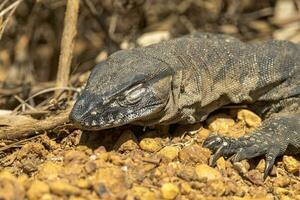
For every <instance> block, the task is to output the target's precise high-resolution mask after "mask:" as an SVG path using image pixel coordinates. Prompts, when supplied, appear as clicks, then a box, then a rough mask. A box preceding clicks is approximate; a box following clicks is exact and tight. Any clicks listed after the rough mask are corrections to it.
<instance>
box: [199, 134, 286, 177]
mask: <svg viewBox="0 0 300 200" xmlns="http://www.w3.org/2000/svg"><path fill="white" fill-rule="evenodd" d="M261 136H262V135H261V134H260V133H254V134H252V135H250V136H248V135H247V136H244V137H241V138H239V139H234V138H230V137H226V136H218V135H212V136H209V137H208V138H207V139H206V140H205V141H204V143H203V147H206V148H209V149H210V150H212V151H213V153H214V154H213V156H212V158H211V160H210V165H211V166H215V165H216V162H217V160H218V159H219V158H220V157H222V156H230V155H234V157H233V160H232V161H233V162H239V161H241V160H245V159H251V158H254V157H257V156H261V155H265V156H266V166H265V171H264V178H266V177H267V175H268V174H269V172H270V170H271V169H272V166H273V165H274V162H275V159H276V157H277V156H279V155H280V154H281V153H282V149H285V148H286V147H284V146H280V145H278V144H277V145H275V144H274V142H273V141H271V140H269V139H270V138H268V137H261ZM262 139H264V140H262Z"/></svg>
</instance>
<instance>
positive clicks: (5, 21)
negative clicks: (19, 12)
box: [0, 0, 23, 40]
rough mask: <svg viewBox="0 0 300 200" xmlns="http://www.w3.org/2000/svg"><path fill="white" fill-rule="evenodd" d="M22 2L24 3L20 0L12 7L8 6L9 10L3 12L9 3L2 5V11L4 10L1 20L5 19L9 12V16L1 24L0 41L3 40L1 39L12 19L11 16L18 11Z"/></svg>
mask: <svg viewBox="0 0 300 200" xmlns="http://www.w3.org/2000/svg"><path fill="white" fill-rule="evenodd" d="M22 1H23V0H18V1H16V2H14V3H13V4H11V5H10V6H8V7H7V8H5V9H3V10H2V8H3V6H4V5H5V4H6V3H7V1H4V2H3V3H2V4H1V5H0V7H1V9H0V11H1V10H2V11H1V12H0V18H1V19H2V18H3V16H4V15H5V14H6V13H7V12H9V14H8V16H7V17H6V19H5V20H3V22H0V40H1V38H2V35H3V33H4V29H5V27H6V25H7V23H8V21H9V19H10V18H11V16H12V15H13V13H14V12H15V11H16V9H17V7H18V5H19V4H20V3H21V2H22Z"/></svg>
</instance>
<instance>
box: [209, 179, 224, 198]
mask: <svg viewBox="0 0 300 200" xmlns="http://www.w3.org/2000/svg"><path fill="white" fill-rule="evenodd" d="M207 185H208V187H209V191H210V195H214V196H219V197H220V196H222V195H223V194H224V193H225V191H226V189H225V184H224V183H223V181H221V180H219V179H215V180H210V181H208V183H207Z"/></svg>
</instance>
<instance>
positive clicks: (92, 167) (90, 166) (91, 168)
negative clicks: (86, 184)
mask: <svg viewBox="0 0 300 200" xmlns="http://www.w3.org/2000/svg"><path fill="white" fill-rule="evenodd" d="M96 168H97V165H96V163H95V162H94V161H88V162H87V163H85V165H84V169H85V171H86V173H88V174H91V173H93V172H95V171H96Z"/></svg>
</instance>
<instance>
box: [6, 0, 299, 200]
mask: <svg viewBox="0 0 300 200" xmlns="http://www.w3.org/2000/svg"><path fill="white" fill-rule="evenodd" d="M3 2H8V3H7V4H5V3H1V2H0V25H1V26H0V38H1V35H2V31H3V37H2V38H1V40H0V138H1V140H0V200H2V199H3V200H21V199H29V200H40V199H41V200H56V199H73V200H75V199H76V200H84V199H128V200H135V199H141V200H152V199H178V200H179V199H200V200H201V199H203V200H204V199H208V200H209V199H233V200H251V199H252V200H262V199H283V200H289V199H300V179H299V171H300V162H299V158H298V157H297V156H287V155H285V156H283V157H280V158H278V159H277V162H276V163H275V166H274V167H273V169H272V171H271V173H270V175H269V176H268V177H267V178H266V180H264V179H263V171H264V166H265V162H264V158H263V157H259V158H255V159H252V160H244V161H242V162H238V163H235V164H233V163H232V162H231V161H230V158H223V157H221V158H220V159H219V160H218V161H217V166H215V167H212V166H210V165H209V160H210V157H211V152H210V151H209V150H208V149H206V148H203V147H202V143H203V141H204V140H205V138H206V137H207V136H208V135H209V134H213V133H216V132H217V133H219V134H223V135H227V136H232V137H236V138H237V137H240V136H242V135H244V134H248V133H250V132H251V131H253V130H255V128H257V127H258V126H259V125H260V124H261V121H262V119H261V118H260V117H259V116H257V115H256V114H255V113H253V112H252V111H250V110H247V109H245V108H227V109H223V110H220V111H218V112H216V113H213V114H212V115H211V116H210V117H209V118H208V119H207V120H206V121H205V122H203V123H199V124H194V125H172V126H154V127H146V128H144V127H137V126H131V125H127V126H124V127H119V128H114V129H109V130H103V131H98V132H89V131H82V130H78V129H76V128H75V127H74V126H72V124H70V123H68V120H67V114H65V115H60V113H63V112H66V111H65V110H68V109H70V107H71V105H72V103H74V100H75V99H76V96H77V92H76V91H77V90H79V89H80V88H82V86H84V83H85V82H86V80H87V77H88V74H89V71H90V69H91V67H92V66H94V65H95V64H96V63H99V62H100V61H102V60H105V59H106V58H107V56H108V55H109V54H110V53H112V52H114V51H116V50H118V49H128V48H133V47H137V46H146V45H149V44H151V43H155V42H159V41H161V40H166V39H170V38H173V37H176V36H180V35H184V34H188V33H191V32H194V31H208V32H217V33H226V34H230V35H233V36H235V37H238V38H240V39H242V40H243V41H250V42H252V41H257V40H262V39H271V38H273V39H285V40H290V41H292V42H296V43H299V42H300V22H299V20H300V17H299V16H300V2H299V1H298V0H278V1H267V0H266V1H260V0H255V1H250V0H243V1H239V0H233V1H229V0H228V1H221V0H211V1H206V0H182V1H177V0H176V1H173V0H157V1H151V0H119V1H117V0H103V1H96V0H82V2H81V4H80V13H79V19H78V33H77V37H76V42H75V47H74V55H73V56H74V58H73V60H72V66H73V67H72V72H71V76H70V83H69V85H68V86H69V87H68V89H67V90H66V91H65V92H64V93H62V94H61V95H60V96H59V97H56V98H54V96H53V91H55V89H53V88H54V86H55V75H56V72H57V63H58V58H59V54H60V52H59V49H60V46H59V44H60V39H61V34H62V29H63V18H64V10H65V4H66V3H65V1H62V0H44V1H35V0H30V1H22V0H19V2H20V4H13V3H14V2H15V1H10V0H7V1H3ZM1 5H4V6H1ZM9 5H13V6H12V7H10V9H11V11H13V12H11V14H9V12H8V13H7V14H6V15H4V14H3V13H4V12H1V11H3V10H4V11H5V9H4V8H8V7H9ZM14 6H15V8H16V9H15V10H13V9H12V8H14ZM1 9H2V10H1ZM8 10H9V9H8ZM8 18H9V19H10V20H9V23H7V24H5V23H2V22H5V20H6V19H8ZM3 24H4V25H5V26H4V25H3ZM49 89H50V90H49ZM74 91H75V92H74ZM12 111H13V112H12ZM7 113H9V116H10V117H7V116H8V115H7ZM12 113H13V115H12ZM16 114H17V115H16ZM23 122H24V123H23ZM45 127H47V128H45ZM24 129H26V130H29V129H30V131H27V132H26V131H23V132H22V130H24ZM4 130H10V131H6V132H4ZM18 131H19V132H18ZM16 132H17V133H18V134H16ZM29 132H30V133H29Z"/></svg>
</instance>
